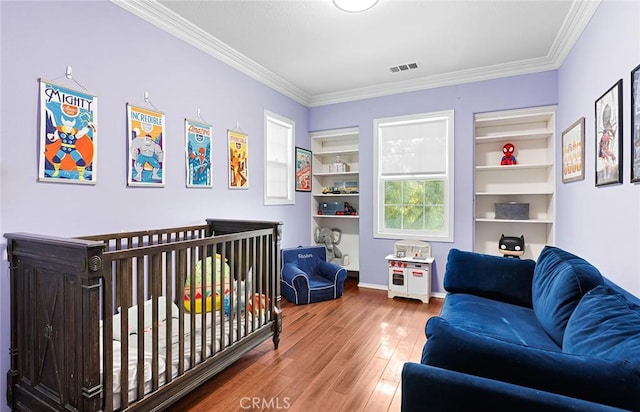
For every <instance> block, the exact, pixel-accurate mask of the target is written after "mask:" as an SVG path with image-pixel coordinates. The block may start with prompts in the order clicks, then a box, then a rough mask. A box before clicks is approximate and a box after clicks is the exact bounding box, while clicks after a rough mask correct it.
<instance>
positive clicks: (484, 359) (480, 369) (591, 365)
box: [422, 317, 640, 410]
mask: <svg viewBox="0 0 640 412" xmlns="http://www.w3.org/2000/svg"><path fill="white" fill-rule="evenodd" d="M422 363H423V364H426V365H431V366H437V367H440V368H444V369H449V370H454V371H457V372H462V373H467V374H470V375H475V376H481V377H485V378H490V379H496V380H500V381H503V382H509V383H513V384H517V385H522V386H527V387H530V388H534V389H540V390H545V391H548V392H553V393H558V394H561V395H565V396H570V397H575V398H580V399H585V400H589V401H592V402H599V403H604V404H607V405H612V406H617V407H620V408H623V409H630V410H640V374H639V373H638V370H637V369H636V368H635V367H633V365H631V364H630V363H629V362H625V361H616V360H606V359H601V358H597V357H592V356H585V355H571V354H567V353H563V352H556V351H550V350H544V349H539V348H534V347H529V346H523V345H519V344H515V343H511V342H505V341H502V340H499V339H494V338H491V337H488V336H486V335H482V334H478V333H471V332H469V331H467V330H464V329H462V328H456V327H454V326H451V325H450V324H449V323H448V322H447V321H446V320H445V319H442V318H440V317H432V318H430V319H429V321H428V322H427V343H426V344H425V345H424V348H423V353H422Z"/></svg>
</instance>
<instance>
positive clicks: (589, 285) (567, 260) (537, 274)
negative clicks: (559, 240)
mask: <svg viewBox="0 0 640 412" xmlns="http://www.w3.org/2000/svg"><path fill="white" fill-rule="evenodd" d="M602 283H603V281H602V275H601V274H600V272H599V271H598V269H596V268H595V267H594V266H593V265H591V264H590V263H589V262H587V261H586V260H584V259H582V258H580V257H578V256H575V255H573V254H571V253H569V252H567V251H564V250H562V249H560V248H557V247H552V246H545V248H544V249H543V250H542V252H541V253H540V256H539V257H538V261H537V263H536V267H535V270H534V272H533V284H532V290H531V295H532V299H533V310H534V313H535V314H536V318H537V319H538V321H539V322H540V324H541V325H542V327H543V328H544V330H545V332H547V334H549V336H550V337H551V339H553V340H554V341H555V342H556V343H557V344H558V346H561V345H562V338H563V335H564V330H565V327H566V326H567V322H568V321H569V317H570V316H571V314H572V313H573V310H574V309H575V307H576V306H577V305H578V302H579V301H580V299H581V298H582V296H583V295H584V294H585V293H587V292H588V291H590V290H591V289H593V288H594V287H596V286H599V285H601V284H602Z"/></svg>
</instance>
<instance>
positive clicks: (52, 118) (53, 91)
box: [38, 79, 98, 184]
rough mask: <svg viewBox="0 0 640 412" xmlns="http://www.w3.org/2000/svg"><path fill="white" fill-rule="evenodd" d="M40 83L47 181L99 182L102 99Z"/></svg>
mask: <svg viewBox="0 0 640 412" xmlns="http://www.w3.org/2000/svg"><path fill="white" fill-rule="evenodd" d="M39 83H40V168H39V172H38V179H39V180H40V181H47V182H64V183H88V184H95V183H96V158H97V139H98V127H97V124H98V99H97V97H95V96H92V95H90V94H88V93H86V92H81V91H78V90H73V89H70V88H68V87H64V86H60V85H57V84H54V83H51V82H49V81H46V80H42V79H40V80H39Z"/></svg>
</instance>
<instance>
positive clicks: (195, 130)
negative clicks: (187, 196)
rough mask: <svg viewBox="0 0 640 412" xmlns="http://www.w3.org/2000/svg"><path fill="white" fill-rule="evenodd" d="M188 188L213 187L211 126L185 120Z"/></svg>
mask: <svg viewBox="0 0 640 412" xmlns="http://www.w3.org/2000/svg"><path fill="white" fill-rule="evenodd" d="M184 131H185V141H186V148H185V150H186V155H187V161H186V165H187V187H212V180H211V178H212V176H211V171H212V163H211V138H212V136H213V128H212V127H211V125H208V124H205V123H202V122H196V121H194V120H189V119H184Z"/></svg>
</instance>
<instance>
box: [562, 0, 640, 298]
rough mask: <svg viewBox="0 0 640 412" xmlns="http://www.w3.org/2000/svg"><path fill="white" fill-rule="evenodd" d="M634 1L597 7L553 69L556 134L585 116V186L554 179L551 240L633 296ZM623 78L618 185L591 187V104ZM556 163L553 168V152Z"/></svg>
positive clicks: (639, 15)
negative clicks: (553, 235) (554, 227)
mask: <svg viewBox="0 0 640 412" xmlns="http://www.w3.org/2000/svg"><path fill="white" fill-rule="evenodd" d="M639 21H640V3H639V2H637V1H609V0H607V1H604V2H602V3H601V4H600V6H599V8H598V10H597V11H596V14H595V15H594V16H593V18H592V19H591V22H590V24H589V26H588V27H587V28H586V29H585V30H584V32H583V33H582V36H581V37H580V39H579V41H578V42H577V43H576V45H575V47H574V48H573V50H572V51H571V53H570V54H569V56H568V57H567V58H566V59H565V61H564V63H563V65H562V67H561V68H560V70H559V71H558V86H559V87H558V103H559V110H558V115H557V128H558V134H560V133H562V131H563V130H564V129H566V128H567V127H568V126H569V125H571V124H572V123H573V122H574V121H576V120H577V119H578V118H580V117H582V116H584V117H585V122H586V127H585V146H586V156H585V157H586V159H585V160H586V163H585V172H586V173H585V177H586V178H585V180H583V181H579V182H574V183H568V184H562V183H561V179H560V176H558V183H557V188H558V198H557V204H558V214H557V221H558V225H557V231H556V233H557V235H556V241H557V244H558V245H559V246H562V247H565V248H567V249H568V250H572V251H575V252H576V253H578V254H579V255H581V256H583V257H585V258H587V259H588V260H589V261H591V262H593V263H594V264H595V265H596V266H597V267H598V268H599V269H600V270H601V271H602V273H603V274H604V275H605V276H607V277H608V278H610V279H612V280H614V281H616V282H617V283H619V284H621V285H622V286H624V287H625V288H627V289H628V290H629V291H631V292H632V293H634V294H636V295H640V254H639V253H638V251H639V250H640V236H639V235H638V234H639V233H640V215H639V214H638V210H639V206H640V187H639V186H638V184H637V183H630V166H629V165H630V153H631V152H630V149H631V132H630V131H631V121H630V118H631V117H630V104H631V91H630V83H631V82H630V80H631V79H630V71H631V70H632V69H633V68H634V67H636V66H637V65H638V64H640V25H639V24H638V22H639ZM619 79H622V80H623V91H624V93H623V99H624V105H623V109H622V110H623V111H622V114H623V124H622V131H623V156H622V157H623V171H624V175H623V177H624V179H623V184H621V185H612V186H600V187H595V158H596V143H595V142H596V137H595V114H594V111H595V100H596V99H598V98H599V97H600V96H602V94H603V93H605V92H606V91H607V90H608V89H609V88H610V87H611V86H613V84H614V83H615V82H616V81H618V80H619ZM557 153H558V157H557V161H558V162H560V157H559V155H560V146H558V150H557Z"/></svg>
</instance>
